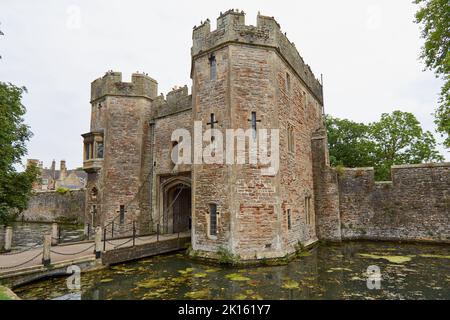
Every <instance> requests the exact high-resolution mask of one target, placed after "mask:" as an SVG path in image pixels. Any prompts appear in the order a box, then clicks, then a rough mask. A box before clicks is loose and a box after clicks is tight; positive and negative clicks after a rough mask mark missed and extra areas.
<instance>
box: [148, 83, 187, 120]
mask: <svg viewBox="0 0 450 320" xmlns="http://www.w3.org/2000/svg"><path fill="white" fill-rule="evenodd" d="M153 105H154V107H155V108H154V111H155V114H154V117H155V118H157V117H162V116H167V115H169V114H173V113H177V112H180V111H183V110H188V109H190V108H192V95H190V94H189V90H188V87H187V86H186V85H185V86H184V87H180V88H174V89H173V90H172V91H170V92H169V93H167V96H166V99H164V96H163V95H162V94H161V95H160V96H158V97H157V98H156V99H155V100H154V102H153Z"/></svg>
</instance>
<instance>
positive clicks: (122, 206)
mask: <svg viewBox="0 0 450 320" xmlns="http://www.w3.org/2000/svg"><path fill="white" fill-rule="evenodd" d="M119 213H120V218H119V219H120V224H124V223H125V206H124V205H120V209H119Z"/></svg>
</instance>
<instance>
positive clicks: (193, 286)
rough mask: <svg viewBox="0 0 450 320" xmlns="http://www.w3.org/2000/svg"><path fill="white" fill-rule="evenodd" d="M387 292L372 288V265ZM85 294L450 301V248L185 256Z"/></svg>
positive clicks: (148, 263)
mask: <svg viewBox="0 0 450 320" xmlns="http://www.w3.org/2000/svg"><path fill="white" fill-rule="evenodd" d="M369 266H377V267H379V268H380V271H381V289H379V290H369V289H368V287H367V279H368V278H367V273H366V271H367V268H368V267H369ZM14 291H15V292H16V293H17V294H18V295H19V296H20V297H21V298H22V299H58V298H59V299H61V298H63V299H65V298H68V297H71V298H79V297H80V294H79V293H76V292H74V293H73V292H72V295H70V294H71V292H70V290H69V289H67V285H66V278H52V279H47V280H43V281H40V282H36V283H32V284H29V285H26V286H23V287H20V288H16V289H15V290H14ZM81 299H83V300H110V299H137V300H142V299H252V300H253V299H275V300H278V299H450V246H439V245H420V244H398V243H382V242H346V243H343V244H339V245H320V246H317V247H315V248H314V249H312V250H311V251H310V252H307V253H304V254H302V255H301V256H300V257H298V258H297V259H296V260H294V261H292V262H291V263H289V264H288V265H284V266H260V267H254V268H245V269H243V268H242V269H241V268H227V267H220V266H217V265H207V264H202V263H199V262H194V261H192V260H191V259H189V258H188V257H186V256H185V255H184V254H183V253H178V254H172V255H165V256H159V257H154V258H149V259H145V260H140V261H136V262H132V263H127V264H122V265H117V266H112V267H111V268H108V269H104V270H101V271H95V272H89V273H83V274H82V275H81Z"/></svg>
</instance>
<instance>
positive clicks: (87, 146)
mask: <svg viewBox="0 0 450 320" xmlns="http://www.w3.org/2000/svg"><path fill="white" fill-rule="evenodd" d="M84 157H85V160H89V159H91V145H90V144H89V143H85V144H84Z"/></svg>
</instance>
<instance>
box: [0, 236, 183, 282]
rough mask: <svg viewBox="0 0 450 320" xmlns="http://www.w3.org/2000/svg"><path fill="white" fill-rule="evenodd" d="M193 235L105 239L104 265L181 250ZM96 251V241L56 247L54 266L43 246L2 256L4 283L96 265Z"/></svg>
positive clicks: (52, 253)
mask: <svg viewBox="0 0 450 320" xmlns="http://www.w3.org/2000/svg"><path fill="white" fill-rule="evenodd" d="M190 236H191V234H190V232H185V233H180V234H169V235H159V236H156V235H151V236H144V237H136V238H135V239H134V241H133V238H122V239H114V240H107V241H106V243H104V241H103V240H102V248H101V249H102V257H101V263H102V264H106V265H109V264H115V263H121V262H126V261H130V260H136V259H140V258H145V257H149V256H153V255H157V254H161V253H166V252H171V251H176V250H180V249H182V248H183V247H185V245H186V243H187V242H189V240H190ZM133 242H134V245H133ZM103 246H105V250H103ZM94 250H95V243H94V242H93V241H85V242H77V243H71V244H61V245H58V246H52V247H51V250H50V257H51V264H50V266H44V265H43V264H42V256H43V248H42V246H39V247H36V248H29V249H25V250H23V251H16V252H14V251H12V252H11V253H6V254H0V282H2V280H5V279H8V278H13V277H17V276H21V275H26V276H28V277H29V276H30V274H33V273H39V274H41V275H42V276H41V277H44V276H45V275H46V274H48V271H54V270H55V268H64V267H67V266H70V265H74V264H86V263H87V264H93V263H94V262H95V261H96V259H95V252H94ZM97 262H98V261H97ZM30 281H31V280H30Z"/></svg>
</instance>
